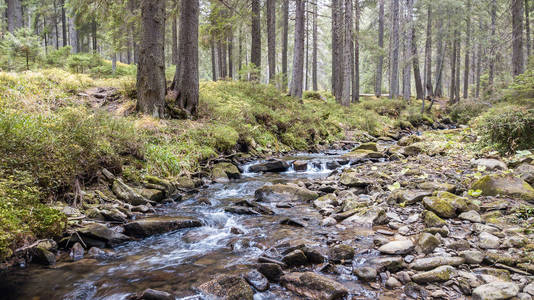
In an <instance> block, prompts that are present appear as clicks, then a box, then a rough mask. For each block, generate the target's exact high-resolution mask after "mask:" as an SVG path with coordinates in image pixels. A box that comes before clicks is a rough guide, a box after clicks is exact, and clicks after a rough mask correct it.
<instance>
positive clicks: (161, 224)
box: [124, 217, 202, 237]
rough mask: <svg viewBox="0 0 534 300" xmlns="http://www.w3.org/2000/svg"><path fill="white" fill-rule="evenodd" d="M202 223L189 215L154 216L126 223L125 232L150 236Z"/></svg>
mask: <svg viewBox="0 0 534 300" xmlns="http://www.w3.org/2000/svg"><path fill="white" fill-rule="evenodd" d="M200 226H202V223H201V222H200V221H199V220H198V219H195V218H189V217H153V218H146V219H141V220H136V221H133V222H130V223H128V224H126V225H124V232H125V233H126V234H127V235H131V236H135V237H148V236H151V235H154V234H160V233H165V232H169V231H173V230H178V229H183V228H191V227H200Z"/></svg>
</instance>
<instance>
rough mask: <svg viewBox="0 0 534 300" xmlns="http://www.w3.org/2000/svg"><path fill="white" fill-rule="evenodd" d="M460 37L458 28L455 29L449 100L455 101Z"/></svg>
mask: <svg viewBox="0 0 534 300" xmlns="http://www.w3.org/2000/svg"><path fill="white" fill-rule="evenodd" d="M457 38H458V30H454V35H453V39H452V41H451V43H452V55H451V86H450V92H449V101H450V102H451V103H454V102H455V95H456V55H458V44H457V42H456V39H457Z"/></svg>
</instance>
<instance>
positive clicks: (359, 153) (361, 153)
mask: <svg viewBox="0 0 534 300" xmlns="http://www.w3.org/2000/svg"><path fill="white" fill-rule="evenodd" d="M343 157H346V158H350V159H361V160H365V159H378V158H384V157H385V155H384V154H383V153H380V152H377V151H373V150H366V149H357V150H353V151H351V152H349V153H347V154H345V155H343Z"/></svg>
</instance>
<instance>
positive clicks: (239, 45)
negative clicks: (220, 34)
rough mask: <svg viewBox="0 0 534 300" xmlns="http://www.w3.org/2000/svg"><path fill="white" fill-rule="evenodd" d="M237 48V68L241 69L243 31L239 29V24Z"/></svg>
mask: <svg viewBox="0 0 534 300" xmlns="http://www.w3.org/2000/svg"><path fill="white" fill-rule="evenodd" d="M237 48H238V50H237V51H238V52H239V53H238V55H237V57H238V58H237V60H238V61H237V69H238V70H239V71H241V68H242V67H243V31H242V29H241V26H239V40H238V46H237ZM239 76H241V74H239ZM239 79H241V78H239Z"/></svg>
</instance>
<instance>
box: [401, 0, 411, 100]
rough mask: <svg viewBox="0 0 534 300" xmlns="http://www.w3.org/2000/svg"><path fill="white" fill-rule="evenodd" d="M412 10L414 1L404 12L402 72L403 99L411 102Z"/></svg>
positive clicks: (408, 2)
mask: <svg viewBox="0 0 534 300" xmlns="http://www.w3.org/2000/svg"><path fill="white" fill-rule="evenodd" d="M412 10H413V0H406V7H405V10H404V18H403V19H404V22H403V23H404V26H403V27H405V28H404V34H403V37H404V38H403V41H404V68H403V71H402V75H403V78H402V88H403V89H402V97H403V99H404V100H406V101H410V97H411V96H412V93H411V91H412V85H411V82H412V81H411V80H412V66H413V64H412V61H411V60H412V53H413V52H412V31H411V29H410V28H411V27H412V20H411V17H412Z"/></svg>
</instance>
